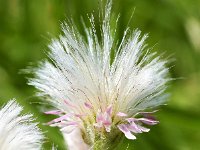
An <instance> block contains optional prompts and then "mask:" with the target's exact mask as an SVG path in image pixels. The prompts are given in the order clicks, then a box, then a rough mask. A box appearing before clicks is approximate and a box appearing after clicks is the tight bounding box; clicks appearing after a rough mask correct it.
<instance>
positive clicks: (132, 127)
mask: <svg viewBox="0 0 200 150" xmlns="http://www.w3.org/2000/svg"><path fill="white" fill-rule="evenodd" d="M128 129H129V130H130V131H132V132H134V133H142V130H141V128H140V127H139V126H138V125H137V124H135V123H134V122H132V123H131V124H130V125H129V126H128Z"/></svg>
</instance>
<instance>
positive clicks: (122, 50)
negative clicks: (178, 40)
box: [29, 2, 169, 115]
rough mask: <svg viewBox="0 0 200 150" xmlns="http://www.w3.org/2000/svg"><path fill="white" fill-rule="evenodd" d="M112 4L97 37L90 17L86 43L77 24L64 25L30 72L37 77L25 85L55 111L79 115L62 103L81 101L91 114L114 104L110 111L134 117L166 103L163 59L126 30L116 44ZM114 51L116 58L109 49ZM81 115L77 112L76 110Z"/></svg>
mask: <svg viewBox="0 0 200 150" xmlns="http://www.w3.org/2000/svg"><path fill="white" fill-rule="evenodd" d="M110 12H111V2H110V3H109V4H108V5H107V7H106V12H105V15H104V20H103V23H102V26H101V40H99V39H98V37H97V33H96V30H95V25H94V18H93V16H91V18H90V21H91V27H89V28H86V27H85V32H86V34H87V36H86V37H87V40H85V39H84V38H83V36H82V35H80V33H79V32H78V30H77V29H76V28H75V26H74V25H73V26H71V25H70V24H68V23H64V24H62V31H63V33H64V35H60V37H59V39H53V40H52V42H51V44H50V45H49V49H50V52H49V57H50V59H51V60H52V62H53V63H51V62H49V61H45V62H43V63H41V64H40V67H39V68H37V69H34V70H33V71H34V72H35V78H33V79H30V80H29V84H30V85H33V86H35V87H36V88H37V89H38V90H39V91H40V92H39V95H40V96H48V99H49V100H50V102H51V103H52V104H53V106H55V107H56V108H58V109H60V110H63V111H65V112H74V111H77V110H75V109H73V108H72V107H70V106H69V105H66V104H65V102H64V100H68V101H69V102H70V103H71V104H73V105H75V106H77V107H79V108H80V110H79V111H83V109H82V107H83V104H84V103H85V102H88V103H90V104H91V105H92V106H93V107H94V109H95V110H98V109H100V108H102V109H105V107H107V106H108V105H110V104H112V105H114V106H115V107H113V109H114V112H118V111H120V112H125V113H127V114H130V115H133V114H134V113H136V112H138V111H140V110H144V109H148V108H152V107H156V106H158V105H160V104H163V102H164V101H165V100H166V97H167V94H163V93H164V91H165V90H166V87H167V86H166V84H167V82H168V81H169V78H168V75H167V74H168V68H166V63H167V61H166V60H161V59H160V57H159V56H157V55H156V52H154V53H149V49H148V48H146V44H145V40H146V38H147V35H144V36H142V37H141V31H139V30H136V31H134V32H130V30H129V29H127V30H126V31H125V32H124V36H123V38H122V40H121V42H120V44H118V45H117V42H115V40H114V38H115V37H114V36H112V33H113V31H114V32H115V30H116V29H114V30H111V27H110ZM113 49H114V51H115V52H114V59H112V56H111V55H112V54H111V53H112V50H113ZM79 113H80V112H79Z"/></svg>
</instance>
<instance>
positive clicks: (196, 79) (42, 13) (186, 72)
mask: <svg viewBox="0 0 200 150" xmlns="http://www.w3.org/2000/svg"><path fill="white" fill-rule="evenodd" d="M98 6H99V3H98V0H0V105H3V104H4V103H5V102H7V101H8V100H9V99H12V98H16V99H17V101H18V102H19V103H20V104H21V105H23V106H25V112H31V113H34V115H35V117H37V121H39V122H41V123H45V122H48V121H49V120H50V119H51V118H49V117H48V116H45V115H44V114H43V113H41V111H42V110H43V107H42V106H43V105H42V103H43V102H42V101H40V100H38V98H37V97H35V96H34V95H35V90H34V88H33V87H30V86H28V85H27V84H26V82H27V79H26V77H27V75H24V74H20V73H19V72H20V70H21V69H24V68H26V67H27V66H29V65H36V64H37V63H38V61H39V60H42V59H44V58H46V54H45V51H46V50H47V45H48V43H49V42H50V39H51V38H52V37H57V36H58V35H59V34H60V33H61V30H60V23H61V22H63V21H64V20H65V19H66V18H69V17H72V18H73V19H74V20H75V22H76V24H78V25H80V24H81V23H80V18H81V17H80V16H82V17H83V18H85V20H87V15H86V14H87V13H89V14H90V13H91V12H93V11H95V12H94V15H95V16H96V17H98ZM134 9H135V11H134ZM133 11H134V15H133V19H132V20H131V21H130V24H129V26H130V27H131V28H132V29H135V28H139V29H140V30H142V32H143V33H149V36H150V38H149V39H148V43H149V46H154V49H155V50H157V51H159V53H162V52H166V54H167V55H171V54H173V56H172V58H175V59H176V61H174V62H172V63H171V66H173V67H172V68H171V69H170V71H171V76H172V77H173V78H180V77H181V78H182V79H177V80H175V81H173V82H172V83H171V86H170V88H169V92H170V93H171V95H172V96H171V98H170V101H169V102H168V105H167V106H163V107H161V109H160V111H159V112H158V113H157V117H158V118H159V120H160V122H161V123H160V124H159V125H157V126H154V127H152V128H151V132H149V133H143V134H140V135H138V139H137V140H135V141H127V140H125V141H124V144H123V145H124V147H120V148H119V149H120V150H121V149H126V147H127V146H128V148H127V149H128V150H132V149H134V150H161V149H162V150H199V149H200V129H199V128H200V0H113V15H115V16H117V15H118V13H120V16H121V17H120V19H119V22H118V29H119V31H118V34H117V36H119V38H121V37H122V34H123V30H124V29H125V28H126V26H127V23H128V21H129V19H130V16H131V14H132V12H133ZM40 127H41V128H42V130H43V131H44V132H45V135H46V137H48V138H47V139H46V143H45V144H44V147H45V149H50V146H51V145H52V143H54V145H58V150H63V149H64V144H63V140H62V136H61V135H60V134H59V131H58V130H57V129H56V128H50V127H47V126H44V125H42V124H41V125H40Z"/></svg>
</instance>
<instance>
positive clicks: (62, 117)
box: [47, 115, 69, 125]
mask: <svg viewBox="0 0 200 150" xmlns="http://www.w3.org/2000/svg"><path fill="white" fill-rule="evenodd" d="M68 118H69V115H63V116H61V117H59V118H56V119H53V120H52V121H50V122H48V123H47V124H48V125H50V124H52V123H56V122H60V121H62V120H65V119H68Z"/></svg>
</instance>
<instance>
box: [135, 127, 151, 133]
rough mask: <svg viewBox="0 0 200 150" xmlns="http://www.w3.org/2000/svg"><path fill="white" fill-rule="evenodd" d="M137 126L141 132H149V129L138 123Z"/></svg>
mask: <svg viewBox="0 0 200 150" xmlns="http://www.w3.org/2000/svg"><path fill="white" fill-rule="evenodd" d="M138 128H139V129H140V130H141V131H142V132H149V131H150V129H148V128H145V127H143V126H140V125H138Z"/></svg>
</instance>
